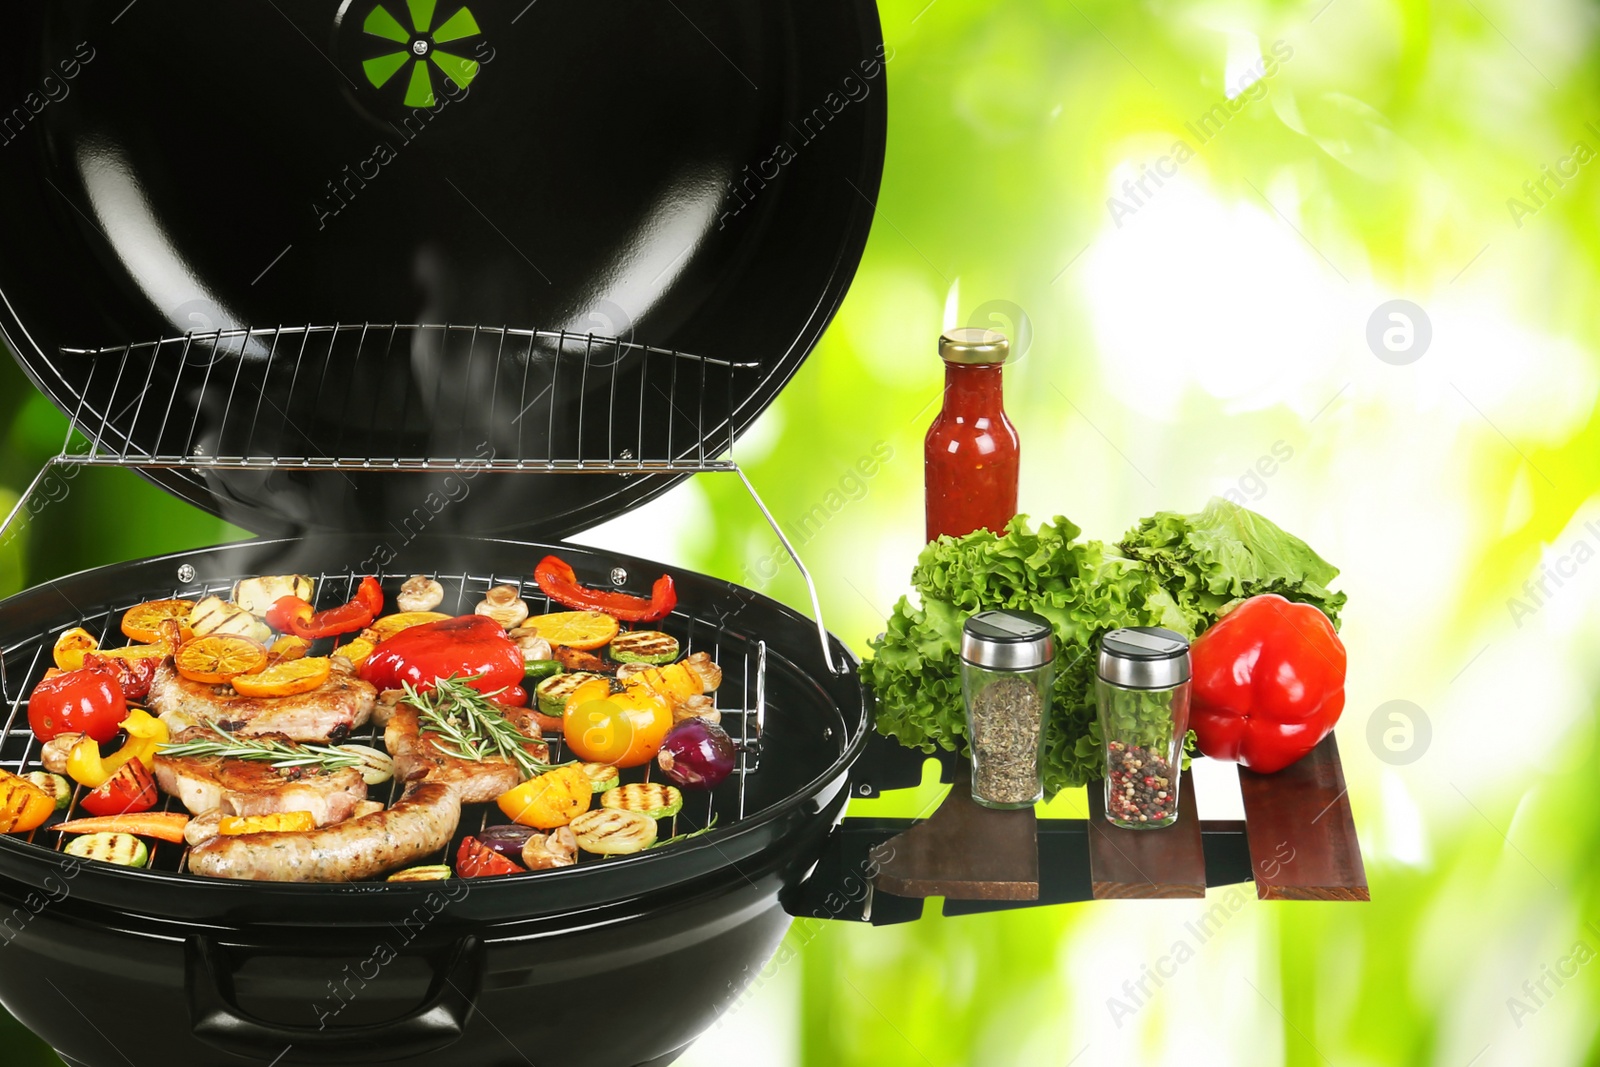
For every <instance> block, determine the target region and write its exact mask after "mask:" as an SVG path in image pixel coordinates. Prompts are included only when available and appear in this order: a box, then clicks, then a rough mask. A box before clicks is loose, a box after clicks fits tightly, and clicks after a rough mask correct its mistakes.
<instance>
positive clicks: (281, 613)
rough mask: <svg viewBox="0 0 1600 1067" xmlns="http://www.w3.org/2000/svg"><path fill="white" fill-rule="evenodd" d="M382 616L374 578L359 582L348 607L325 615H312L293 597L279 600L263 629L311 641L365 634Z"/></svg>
mask: <svg viewBox="0 0 1600 1067" xmlns="http://www.w3.org/2000/svg"><path fill="white" fill-rule="evenodd" d="M382 612H383V587H382V586H380V585H379V584H378V579H376V578H363V579H361V584H360V586H358V587H357V589H356V595H355V597H354V598H352V599H351V601H350V602H349V603H348V604H341V605H340V606H339V607H336V608H329V609H328V610H327V611H316V610H315V609H314V608H312V606H311V604H310V603H308V602H307V601H305V600H302V599H301V598H300V597H297V596H285V597H279V598H278V600H277V603H275V604H273V605H272V609H271V610H270V611H268V612H267V625H269V626H271V627H272V628H273V629H274V630H278V631H279V632H281V633H290V634H293V635H294V636H296V637H301V638H304V639H305V640H307V641H315V640H317V639H318V638H320V637H337V636H338V635H339V634H352V633H355V632H356V631H357V630H365V629H366V628H367V627H368V626H371V625H372V621H373V620H374V619H376V618H377V617H378V616H379V615H380V614H381V613H382Z"/></svg>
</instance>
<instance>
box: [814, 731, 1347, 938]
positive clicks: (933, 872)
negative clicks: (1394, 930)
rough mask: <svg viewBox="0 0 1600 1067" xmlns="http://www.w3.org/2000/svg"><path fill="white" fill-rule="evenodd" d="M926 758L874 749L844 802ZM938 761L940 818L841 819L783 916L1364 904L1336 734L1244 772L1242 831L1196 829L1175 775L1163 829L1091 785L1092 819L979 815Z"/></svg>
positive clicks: (895, 781) (872, 918)
mask: <svg viewBox="0 0 1600 1067" xmlns="http://www.w3.org/2000/svg"><path fill="white" fill-rule="evenodd" d="M927 758H929V757H926V756H924V755H922V754H921V753H918V752H912V751H908V750H906V749H902V748H900V747H899V746H898V745H895V744H894V743H893V742H888V741H886V740H885V739H883V738H875V739H874V743H873V744H871V745H869V747H868V750H867V753H866V754H865V755H864V756H863V758H862V761H861V763H860V764H859V765H858V768H857V771H856V776H855V777H854V778H853V779H852V784H851V789H852V793H853V795H856V796H873V795H876V794H877V793H878V792H880V791H882V790H885V789H900V788H906V787H909V786H913V785H916V784H917V783H918V782H920V781H921V776H922V764H923V762H924V761H925V760H926V759H927ZM939 760H940V765H941V766H940V777H941V779H942V780H943V781H946V782H950V783H952V786H953V788H952V789H951V792H950V795H949V797H947V798H946V799H945V802H944V803H943V804H941V805H940V807H939V809H938V810H937V811H935V812H934V813H933V815H932V816H931V817H929V818H928V819H925V820H910V819H845V820H844V822H843V823H842V824H841V825H840V826H838V827H837V828H835V830H834V831H833V834H832V836H831V837H830V839H829V841H828V845H827V848H826V849H825V851H824V853H823V857H822V859H821V861H820V862H819V863H818V864H817V867H816V868H815V870H814V871H813V873H812V875H811V877H810V878H808V879H807V880H806V881H805V882H803V883H801V884H800V885H799V886H797V887H795V888H794V889H792V890H790V891H788V892H787V893H786V894H785V897H784V901H783V903H784V906H785V907H786V908H787V909H788V910H789V912H790V913H791V914H793V915H796V916H804V917H814V918H825V919H846V920H855V921H860V922H871V923H873V924H874V925H885V924H890V923H899V922H907V921H910V920H913V919H916V918H918V917H919V916H920V915H921V914H922V900H923V899H924V898H927V897H942V898H944V914H946V915H965V914H975V913H979V912H989V911H1002V910H1007V909H1012V908H1026V907H1035V906H1039V905H1044V904H1064V903H1071V902H1075V901H1083V900H1110V899H1125V898H1126V899H1133V898H1142V899H1172V898H1190V899H1192V898H1198V897H1204V896H1205V892H1206V890H1207V889H1208V888H1215V887H1218V886H1226V885H1236V884H1239V883H1241V882H1250V881H1253V882H1254V883H1255V886H1256V895H1257V896H1258V897H1259V898H1260V899H1262V900H1328V901H1339V900H1345V901H1364V900H1368V899H1370V893H1369V890H1368V887H1367V876H1366V868H1365V865H1364V864H1363V863H1362V859H1361V849H1360V844H1359V842H1358V841H1357V839H1356V832H1355V820H1354V818H1353V816H1352V814H1351V809H1350V797H1349V794H1348V792H1347V790H1346V787H1345V781H1344V771H1343V769H1342V767H1341V765H1340V762H1339V747H1338V744H1337V742H1336V741H1335V740H1334V738H1333V737H1332V736H1329V737H1328V738H1326V739H1325V740H1324V741H1323V742H1322V743H1321V744H1320V745H1318V746H1317V748H1316V749H1315V750H1314V751H1313V752H1312V753H1311V754H1310V755H1309V756H1307V757H1306V758H1305V759H1303V760H1301V761H1300V762H1299V763H1297V764H1295V765H1294V766H1292V767H1289V768H1286V769H1285V770H1283V771H1280V772H1278V773H1277V774H1270V775H1263V774H1254V773H1252V772H1250V771H1245V770H1241V771H1240V772H1239V779H1240V787H1241V791H1242V795H1243V799H1244V809H1245V818H1244V820H1243V821H1238V820H1227V821H1211V820H1205V821H1203V820H1201V819H1199V818H1198V817H1197V816H1196V809H1195V803H1194V784H1193V782H1192V780H1191V778H1190V775H1189V774H1188V773H1185V774H1184V781H1183V793H1182V797H1183V799H1182V803H1181V806H1180V808H1179V815H1178V821H1177V822H1176V823H1174V824H1173V825H1172V826H1170V827H1167V828H1164V829H1161V830H1125V829H1121V828H1119V827H1116V826H1112V825H1111V824H1110V823H1108V822H1106V820H1105V816H1104V787H1103V785H1102V784H1101V783H1099V782H1092V783H1090V785H1089V790H1088V794H1089V813H1090V817H1089V818H1088V819H1045V820H1039V819H1037V818H1035V816H1034V813H1033V812H1032V811H1030V810H1023V811H993V810H990V809H988V808H984V807H980V806H979V805H977V804H975V803H973V801H972V797H971V787H970V785H969V784H968V779H967V770H966V763H965V760H963V759H961V758H960V757H958V756H956V755H955V754H954V753H943V754H941V755H940V757H939Z"/></svg>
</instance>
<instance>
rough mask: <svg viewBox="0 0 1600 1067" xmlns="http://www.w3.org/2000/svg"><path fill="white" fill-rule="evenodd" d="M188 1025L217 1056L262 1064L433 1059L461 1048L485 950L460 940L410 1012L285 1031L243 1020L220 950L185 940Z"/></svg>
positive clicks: (211, 944) (286, 1027)
mask: <svg viewBox="0 0 1600 1067" xmlns="http://www.w3.org/2000/svg"><path fill="white" fill-rule="evenodd" d="M186 955H187V959H188V987H189V1018H190V1020H191V1024H192V1026H193V1028H194V1035H195V1037H197V1038H199V1039H200V1040H201V1041H203V1042H205V1043H206V1044H208V1045H210V1046H211V1047H213V1048H216V1049H220V1050H222V1051H223V1052H227V1053H231V1054H233V1055H235V1056H243V1057H246V1058H248V1059H252V1060H257V1061H259V1062H262V1063H284V1064H290V1063H306V1064H323V1063H328V1064H332V1063H349V1062H351V1061H353V1060H361V1061H366V1060H380V1059H398V1058H400V1057H402V1056H420V1055H424V1054H426V1053H429V1052H437V1051H439V1050H440V1049H442V1048H445V1047H447V1046H449V1045H452V1044H454V1043H455V1042H456V1041H458V1040H460V1038H461V1035H462V1034H463V1033H464V1032H465V1031H466V1028H467V1023H468V1021H469V1020H470V1019H471V1018H472V1014H473V1012H474V1010H475V1008H476V1001H477V998H478V992H479V990H480V989H481V987H482V984H483V973H484V947H483V942H482V941H481V940H479V939H478V938H476V937H464V938H462V939H461V940H460V941H458V942H456V945H455V947H454V949H452V950H451V953H450V957H449V960H448V961H447V962H446V964H445V966H444V969H443V970H442V971H441V973H440V974H439V976H438V977H437V978H436V979H435V980H434V983H433V987H432V988H431V989H430V990H429V991H428V1000H427V1002H426V1003H424V1004H423V1005H422V1006H421V1007H419V1008H418V1009H417V1010H416V1011H414V1012H412V1013H411V1014H409V1015H405V1016H402V1017H401V1018H398V1019H395V1020H394V1021H392V1022H387V1023H377V1024H374V1025H369V1026H347V1027H333V1026H329V1027H326V1028H323V1029H318V1028H316V1027H311V1026H304V1027H302V1026H289V1025H285V1024H282V1023H272V1022H267V1021H265V1020H263V1019H258V1018H256V1017H254V1016H252V1015H249V1014H248V1013H246V1012H245V1011H244V1010H243V1009H241V1008H240V1007H239V1006H238V1005H237V1004H235V1003H234V1002H233V979H232V975H231V974H230V973H229V969H228V966H227V961H226V960H225V959H224V957H223V953H222V949H221V946H219V945H218V944H217V943H216V942H214V941H212V940H211V939H210V938H207V937H191V938H189V940H188V942H187V944H186Z"/></svg>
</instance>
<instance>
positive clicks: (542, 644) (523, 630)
mask: <svg viewBox="0 0 1600 1067" xmlns="http://www.w3.org/2000/svg"><path fill="white" fill-rule="evenodd" d="M506 636H507V637H509V638H511V640H513V641H515V642H516V644H517V647H518V648H520V649H522V658H523V659H525V660H536V659H552V658H554V656H555V653H554V652H553V651H552V650H551V648H550V642H549V641H546V640H545V639H544V638H542V637H540V636H539V631H538V630H537V629H535V628H534V627H532V626H519V627H517V628H516V629H515V630H512V631H511V632H510V633H508V634H507V635H506Z"/></svg>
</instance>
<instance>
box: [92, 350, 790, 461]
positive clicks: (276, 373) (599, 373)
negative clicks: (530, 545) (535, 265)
mask: <svg viewBox="0 0 1600 1067" xmlns="http://www.w3.org/2000/svg"><path fill="white" fill-rule="evenodd" d="M63 356H64V357H67V358H69V359H78V360H81V361H82V363H83V365H85V366H86V368H87V369H86V370H84V371H83V376H82V380H81V384H77V383H74V384H72V385H71V386H69V388H70V390H71V392H72V394H73V396H74V397H75V399H76V409H75V410H74V411H73V412H72V419H71V428H70V430H69V433H68V438H67V447H64V448H63V450H62V459H63V461H64V462H70V463H77V464H82V465H89V466H122V467H127V466H135V467H147V468H156V469H186V470H195V471H200V470H206V469H223V470H281V469H285V468H306V469H359V470H405V471H455V470H485V471H546V472H558V471H591V470H594V471H618V470H620V471H630V472H640V473H673V472H692V471H703V470H733V469H734V466H733V459H732V453H733V442H734V433H733V427H734V420H733V418H732V417H731V416H732V415H733V414H734V407H735V405H734V397H735V381H736V378H737V376H738V375H740V374H750V373H758V372H759V370H760V365H759V364H757V363H734V362H729V361H726V360H718V359H710V358H706V357H702V356H692V355H688V354H685V353H683V352H676V351H672V350H669V349H664V348H654V347H651V346H649V345H642V344H637V343H635V342H632V341H624V340H619V339H616V338H607V337H600V336H596V335H594V334H575V333H568V332H565V331H548V330H524V329H510V328H507V327H487V326H459V325H448V324H445V325H404V324H399V323H394V324H374V323H360V324H341V325H333V326H309V325H308V326H279V327H274V328H271V329H234V330H216V331H212V332H209V333H199V334H187V335H185V336H183V337H176V338H166V339H163V340H159V341H147V342H141V343H138V344H129V345H122V346H119V347H110V348H98V349H67V350H65V351H64V352H63ZM558 387H559V388H558ZM574 391H575V392H576V394H577V397H578V399H577V402H576V403H572V402H571V397H572V395H573V393H574ZM180 397H181V398H182V400H181V402H180V400H179V398H180ZM563 397H565V398H566V400H565V401H564V402H563V403H557V400H558V398H563ZM654 409H669V410H670V412H671V414H670V416H669V417H667V418H664V419H657V418H655V416H654ZM186 410H188V411H193V413H194V414H193V416H192V417H190V416H185V415H183V414H182V412H184V411H186ZM175 412H177V413H178V414H175ZM647 413H650V414H651V417H650V418H646V414H647ZM75 436H77V437H81V438H82V439H83V440H84V441H86V442H87V448H86V450H83V451H74V450H73V448H72V447H71V446H72V444H73V442H74V437H75Z"/></svg>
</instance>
